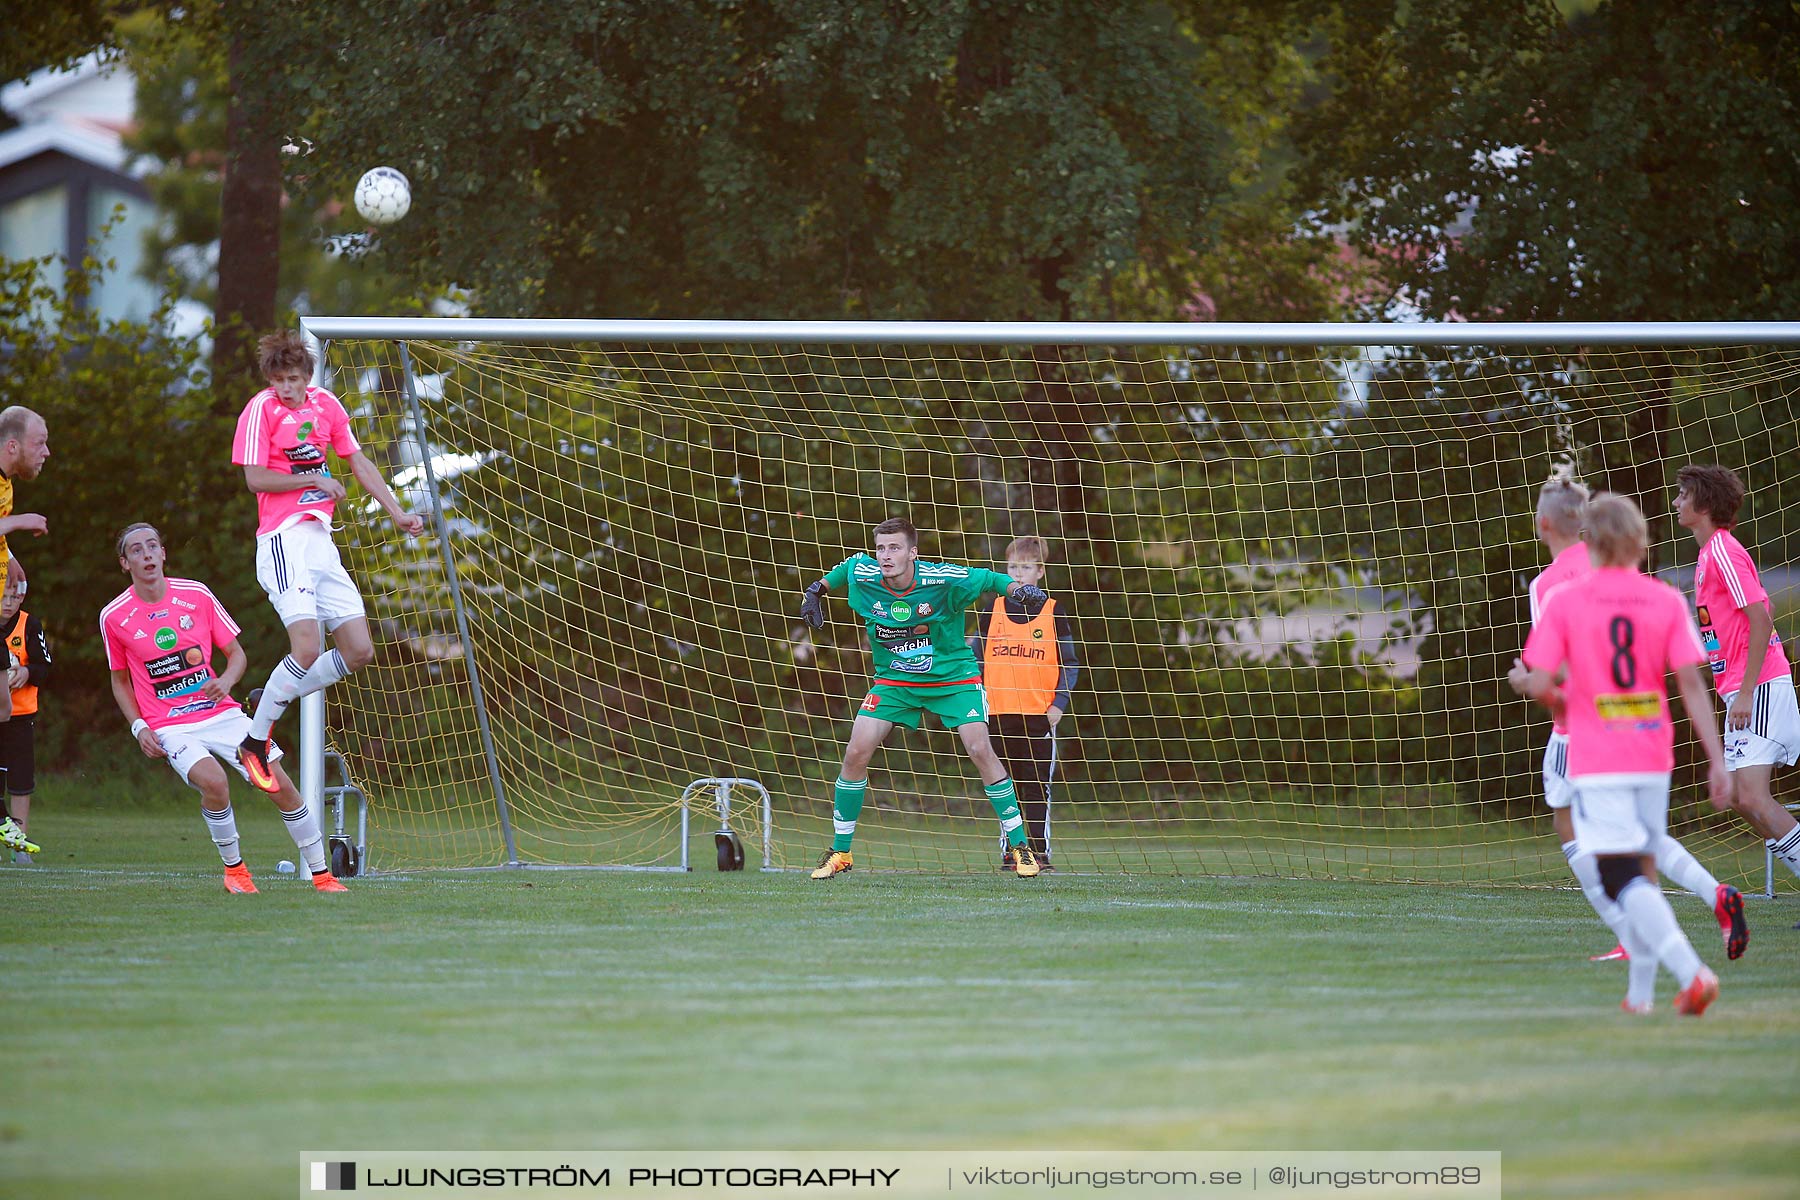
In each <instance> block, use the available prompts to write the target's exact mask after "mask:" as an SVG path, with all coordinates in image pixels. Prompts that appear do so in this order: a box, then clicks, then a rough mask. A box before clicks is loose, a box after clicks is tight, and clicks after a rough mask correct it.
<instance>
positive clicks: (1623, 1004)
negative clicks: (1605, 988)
mask: <svg viewBox="0 0 1800 1200" xmlns="http://www.w3.org/2000/svg"><path fill="white" fill-rule="evenodd" d="M1619 1008H1620V1009H1621V1010H1623V1011H1625V1012H1628V1013H1630V1014H1631V1015H1632V1016H1634V1017H1647V1016H1649V1015H1650V1005H1648V1004H1633V1003H1632V1002H1631V997H1629V996H1627V997H1626V998H1625V999H1623V1000H1621V1001H1619Z"/></svg>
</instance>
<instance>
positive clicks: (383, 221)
mask: <svg viewBox="0 0 1800 1200" xmlns="http://www.w3.org/2000/svg"><path fill="white" fill-rule="evenodd" d="M411 207H412V185H411V184H410V183H408V182H406V176H404V175H402V174H401V173H400V172H398V171H396V170H394V168H392V167H375V168H373V169H371V170H369V171H367V172H365V173H364V174H363V177H362V178H361V179H359V180H357V181H356V211H357V212H359V213H361V214H362V215H363V219H364V220H367V221H370V222H372V223H374V224H376V225H392V224H393V223H394V222H395V221H398V220H399V219H400V218H401V217H404V216H405V215H406V210H407V209H409V208H411Z"/></svg>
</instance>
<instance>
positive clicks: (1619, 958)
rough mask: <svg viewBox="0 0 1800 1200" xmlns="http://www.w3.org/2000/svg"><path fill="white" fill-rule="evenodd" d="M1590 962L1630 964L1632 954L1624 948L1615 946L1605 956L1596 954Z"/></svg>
mask: <svg viewBox="0 0 1800 1200" xmlns="http://www.w3.org/2000/svg"><path fill="white" fill-rule="evenodd" d="M1588 961H1589V962H1630V961H1631V952H1630V951H1629V950H1627V949H1625V947H1624V946H1622V945H1620V946H1614V947H1613V948H1612V949H1611V950H1608V951H1607V952H1606V953H1605V954H1595V955H1592V956H1590V957H1589V958H1588Z"/></svg>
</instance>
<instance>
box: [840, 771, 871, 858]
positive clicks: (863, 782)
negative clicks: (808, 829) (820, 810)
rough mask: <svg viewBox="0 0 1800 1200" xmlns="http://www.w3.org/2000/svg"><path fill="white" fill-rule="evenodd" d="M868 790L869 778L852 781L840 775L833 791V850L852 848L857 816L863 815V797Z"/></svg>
mask: <svg viewBox="0 0 1800 1200" xmlns="http://www.w3.org/2000/svg"><path fill="white" fill-rule="evenodd" d="M868 792H869V781H868V780H867V779H859V780H857V781H856V782H854V783H852V782H851V781H850V780H848V779H845V778H844V777H843V776H841V775H840V776H838V781H837V786H836V787H834V788H833V789H832V793H831V848H832V850H834V851H842V850H848V849H850V839H851V838H853V837H855V836H856V818H858V817H860V816H862V806H863V797H864V796H866V795H868Z"/></svg>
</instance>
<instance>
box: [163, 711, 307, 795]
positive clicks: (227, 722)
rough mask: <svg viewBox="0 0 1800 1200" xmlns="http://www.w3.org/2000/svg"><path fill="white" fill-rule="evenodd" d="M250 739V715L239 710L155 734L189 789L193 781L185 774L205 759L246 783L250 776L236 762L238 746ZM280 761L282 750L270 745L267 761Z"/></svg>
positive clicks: (169, 726) (171, 726) (166, 726)
mask: <svg viewBox="0 0 1800 1200" xmlns="http://www.w3.org/2000/svg"><path fill="white" fill-rule="evenodd" d="M249 736H250V714H249V713H247V712H245V711H244V710H243V709H241V708H234V709H230V710H229V711H227V712H222V713H220V714H219V715H217V716H215V717H208V718H206V720H204V721H195V722H193V723H192V724H190V725H165V726H163V727H162V728H161V729H159V730H157V731H156V740H157V741H159V742H161V743H162V748H163V752H164V753H165V754H167V755H168V756H169V765H170V766H171V767H174V768H175V773H176V774H177V775H179V776H181V782H183V783H185V784H187V785H188V786H189V787H192V786H193V782H194V781H193V780H191V779H189V778H188V772H190V771H192V770H193V769H194V768H195V767H197V766H199V765H200V762H201V760H202V759H204V758H206V757H207V756H208V755H212V756H214V757H216V758H218V759H219V760H221V761H222V762H224V763H225V765H226V766H228V767H230V768H231V769H232V770H234V771H236V772H237V773H238V774H239V775H242V776H243V777H244V782H246V783H248V782H249V781H250V776H249V774H248V773H247V772H246V771H245V770H244V764H243V763H241V762H239V761H238V743H239V742H241V741H243V740H244V739H245V738H247V737H249ZM280 757H281V747H280V746H277V745H276V744H275V743H274V742H273V741H271V742H270V743H269V761H270V762H274V761H275V760H276V759H279V758H280Z"/></svg>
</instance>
